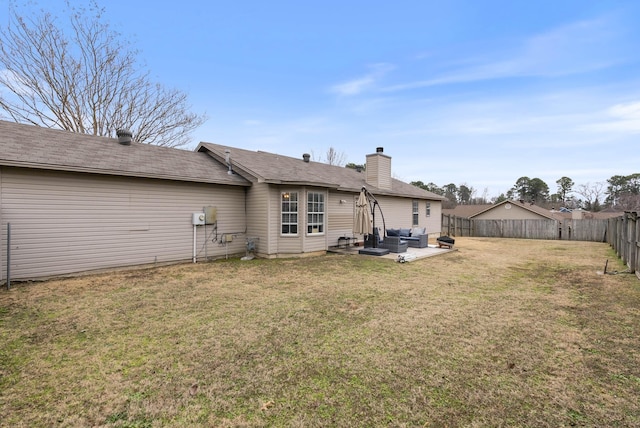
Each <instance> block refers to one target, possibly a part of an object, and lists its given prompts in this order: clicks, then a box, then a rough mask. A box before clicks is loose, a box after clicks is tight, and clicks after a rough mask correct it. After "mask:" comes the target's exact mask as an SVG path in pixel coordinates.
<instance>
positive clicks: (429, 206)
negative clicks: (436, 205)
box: [427, 202, 431, 217]
mask: <svg viewBox="0 0 640 428" xmlns="http://www.w3.org/2000/svg"><path fill="white" fill-rule="evenodd" d="M427 217H431V202H427Z"/></svg>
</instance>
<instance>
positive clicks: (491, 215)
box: [473, 203, 546, 220]
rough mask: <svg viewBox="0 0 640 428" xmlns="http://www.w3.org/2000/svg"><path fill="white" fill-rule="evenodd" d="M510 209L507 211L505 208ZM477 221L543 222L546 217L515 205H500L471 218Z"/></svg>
mask: <svg viewBox="0 0 640 428" xmlns="http://www.w3.org/2000/svg"><path fill="white" fill-rule="evenodd" d="M507 206H509V207H510V208H509V209H507V208H506V207H507ZM473 218H474V219H478V220H544V219H546V217H543V216H541V215H540V214H536V213H534V212H532V211H529V210H526V209H524V208H522V207H520V206H518V205H517V204H509V203H506V204H502V205H499V206H497V207H495V208H492V209H490V210H487V211H485V212H483V213H480V214H478V215H477V216H474V217H473Z"/></svg>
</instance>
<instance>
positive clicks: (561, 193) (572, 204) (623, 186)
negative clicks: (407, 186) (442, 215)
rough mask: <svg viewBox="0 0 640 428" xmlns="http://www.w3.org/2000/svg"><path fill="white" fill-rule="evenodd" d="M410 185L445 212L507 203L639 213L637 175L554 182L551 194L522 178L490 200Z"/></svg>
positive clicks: (460, 188)
mask: <svg viewBox="0 0 640 428" xmlns="http://www.w3.org/2000/svg"><path fill="white" fill-rule="evenodd" d="M411 184H413V185H414V186H417V187H420V188H421V189H424V190H428V191H430V192H433V193H435V194H438V195H441V196H444V197H445V198H446V200H445V201H444V203H443V207H444V208H453V207H455V206H456V205H458V204H463V205H469V204H495V203H499V202H502V201H504V200H507V199H510V200H521V201H526V202H530V203H534V204H536V205H540V206H543V207H545V208H556V209H560V208H562V207H565V208H568V209H576V208H581V209H584V210H587V211H601V210H603V209H605V208H615V209H619V210H624V211H639V210H640V173H634V174H630V175H614V176H612V177H611V178H609V179H608V180H607V181H606V182H596V183H584V184H576V183H575V182H574V181H573V180H572V179H571V178H569V177H561V178H559V179H558V180H556V182H555V184H556V191H555V192H553V193H552V192H551V190H550V188H549V185H548V184H547V183H545V182H544V181H543V180H541V179H540V178H537V177H536V178H529V177H526V176H524V177H520V178H518V179H517V180H516V182H515V183H514V185H513V187H511V188H510V189H509V190H508V191H507V192H505V193H501V194H500V195H499V196H495V197H491V198H489V197H488V190H487V189H485V190H484V192H483V194H482V195H481V196H478V195H477V190H476V189H475V188H473V187H472V186H469V185H468V184H466V183H464V184H460V185H455V184H454V183H449V184H447V185H445V186H442V187H440V186H438V185H436V184H434V183H427V184H425V183H424V182H422V181H412V182H411Z"/></svg>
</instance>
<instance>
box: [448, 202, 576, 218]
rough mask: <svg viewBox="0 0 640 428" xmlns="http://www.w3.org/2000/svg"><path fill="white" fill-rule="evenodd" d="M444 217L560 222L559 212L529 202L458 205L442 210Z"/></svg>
mask: <svg viewBox="0 0 640 428" xmlns="http://www.w3.org/2000/svg"><path fill="white" fill-rule="evenodd" d="M442 213H443V214H445V215H454V216H456V217H464V218H471V219H476V220H562V219H563V218H564V217H563V216H562V215H560V213H559V212H554V211H549V210H547V209H545V208H542V207H540V206H538V205H535V204H534V203H531V202H525V201H513V200H505V201H502V202H499V203H497V204H483V205H458V206H456V207H455V208H451V209H443V210H442Z"/></svg>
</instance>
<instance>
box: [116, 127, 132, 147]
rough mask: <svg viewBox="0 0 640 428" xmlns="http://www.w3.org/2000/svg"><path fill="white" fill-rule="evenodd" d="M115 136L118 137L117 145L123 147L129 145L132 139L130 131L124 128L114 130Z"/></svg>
mask: <svg viewBox="0 0 640 428" xmlns="http://www.w3.org/2000/svg"><path fill="white" fill-rule="evenodd" d="M116 135H117V136H118V143H120V144H122V145H123V146H129V145H131V139H132V138H131V137H133V134H132V133H131V131H129V130H128V129H126V128H119V129H116Z"/></svg>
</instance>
